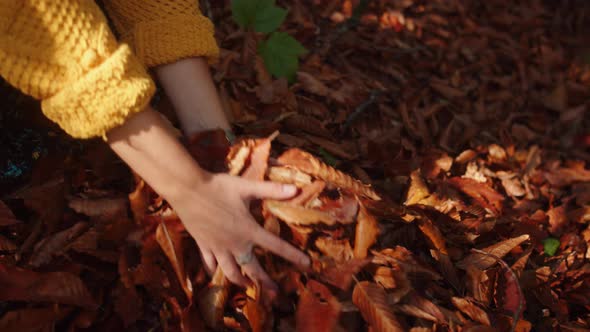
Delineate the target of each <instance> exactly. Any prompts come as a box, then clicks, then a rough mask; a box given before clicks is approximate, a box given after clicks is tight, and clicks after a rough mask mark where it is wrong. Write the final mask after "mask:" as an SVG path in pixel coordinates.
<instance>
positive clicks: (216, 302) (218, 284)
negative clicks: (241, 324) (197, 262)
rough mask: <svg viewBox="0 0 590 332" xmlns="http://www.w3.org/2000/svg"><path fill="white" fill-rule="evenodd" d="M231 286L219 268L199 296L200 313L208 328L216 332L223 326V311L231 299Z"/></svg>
mask: <svg viewBox="0 0 590 332" xmlns="http://www.w3.org/2000/svg"><path fill="white" fill-rule="evenodd" d="M229 286H230V283H229V281H228V280H227V278H225V275H224V274H223V271H221V268H220V267H219V266H217V270H215V274H213V277H212V278H211V281H210V282H209V284H208V285H207V287H205V288H204V289H202V290H201V291H199V295H198V296H197V304H198V307H199V311H200V312H201V315H202V316H203V319H204V320H205V323H206V324H207V326H209V327H210V328H212V329H214V330H217V329H219V328H220V327H222V326H223V311H224V308H225V305H226V303H227V300H228V297H229Z"/></svg>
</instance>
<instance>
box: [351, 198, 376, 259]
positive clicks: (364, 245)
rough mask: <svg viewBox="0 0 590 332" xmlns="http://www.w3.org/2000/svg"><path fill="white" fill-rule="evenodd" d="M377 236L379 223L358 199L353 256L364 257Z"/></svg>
mask: <svg viewBox="0 0 590 332" xmlns="http://www.w3.org/2000/svg"><path fill="white" fill-rule="evenodd" d="M378 236H379V223H378V222H377V220H376V219H375V217H373V216H372V215H371V214H370V213H369V211H367V209H366V208H365V206H364V205H363V204H362V202H360V201H359V212H358V215H357V224H356V228H355V235H354V257H356V258H366V257H367V253H368V251H369V248H371V246H372V245H374V244H375V242H377V237H378Z"/></svg>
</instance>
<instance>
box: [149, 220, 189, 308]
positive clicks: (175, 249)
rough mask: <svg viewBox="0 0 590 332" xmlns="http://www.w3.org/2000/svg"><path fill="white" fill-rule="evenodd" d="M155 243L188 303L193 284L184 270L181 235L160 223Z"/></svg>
mask: <svg viewBox="0 0 590 332" xmlns="http://www.w3.org/2000/svg"><path fill="white" fill-rule="evenodd" d="M156 241H158V244H160V247H161V248H162V250H163V251H164V253H165V254H166V257H168V260H169V261H170V263H171V264H172V267H173V268H174V272H175V273H176V277H177V278H178V281H179V282H180V285H181V286H182V289H183V290H184V293H185V294H186V298H187V299H188V301H189V302H192V299H193V284H192V282H191V280H190V278H189V276H188V274H187V273H186V272H185V269H184V257H183V255H182V235H181V234H180V233H178V232H175V231H174V229H172V228H169V227H168V226H167V225H166V223H165V222H161V223H160V224H159V225H158V228H157V229H156Z"/></svg>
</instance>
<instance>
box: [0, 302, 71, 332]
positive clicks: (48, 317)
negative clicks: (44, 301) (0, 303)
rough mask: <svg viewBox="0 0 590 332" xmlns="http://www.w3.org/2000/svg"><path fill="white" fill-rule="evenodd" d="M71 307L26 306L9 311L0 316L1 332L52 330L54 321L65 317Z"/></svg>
mask: <svg viewBox="0 0 590 332" xmlns="http://www.w3.org/2000/svg"><path fill="white" fill-rule="evenodd" d="M71 311H72V309H71V308H59V307H49V308H27V309H19V310H14V311H9V312H7V313H6V314H4V315H3V316H2V318H0V330H2V331H3V332H39V331H53V330H54V327H55V323H57V322H59V321H60V320H62V319H63V318H65V317H66V316H67V315H68V314H69V313H70V312H71Z"/></svg>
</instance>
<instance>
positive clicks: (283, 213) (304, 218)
mask: <svg viewBox="0 0 590 332" xmlns="http://www.w3.org/2000/svg"><path fill="white" fill-rule="evenodd" d="M264 204H265V207H266V208H267V209H268V211H270V213H272V214H273V215H275V216H277V217H278V218H279V219H281V220H283V221H284V222H286V223H287V224H292V225H299V226H310V225H315V224H318V223H324V224H326V225H329V226H334V225H337V224H350V223H352V222H354V220H353V219H349V220H341V219H338V217H337V216H335V215H333V214H331V213H329V212H323V211H320V210H316V209H307V208H304V207H301V206H295V205H292V204H289V203H287V202H279V201H272V200H265V201H264Z"/></svg>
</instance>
